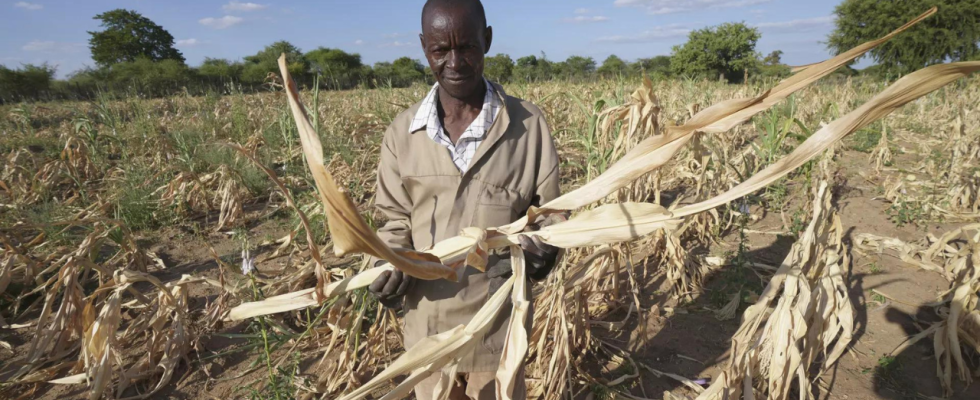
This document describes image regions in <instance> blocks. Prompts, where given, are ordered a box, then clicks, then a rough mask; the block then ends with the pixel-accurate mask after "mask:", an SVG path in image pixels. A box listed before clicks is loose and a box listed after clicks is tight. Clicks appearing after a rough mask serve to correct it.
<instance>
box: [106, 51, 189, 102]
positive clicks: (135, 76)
mask: <svg viewBox="0 0 980 400" xmlns="http://www.w3.org/2000/svg"><path fill="white" fill-rule="evenodd" d="M109 80H110V82H112V83H113V84H114V85H115V87H116V88H117V89H119V90H125V91H126V92H127V93H134V92H135V93H136V94H138V95H141V96H166V95H170V94H173V93H175V92H177V91H178V90H180V88H181V87H183V86H185V85H187V84H188V83H189V82H190V81H191V71H190V69H189V68H187V66H186V65H184V63H183V62H181V61H178V60H161V61H151V60H149V59H147V58H137V59H136V60H135V61H127V62H120V63H116V64H113V66H112V67H110V68H109Z"/></svg>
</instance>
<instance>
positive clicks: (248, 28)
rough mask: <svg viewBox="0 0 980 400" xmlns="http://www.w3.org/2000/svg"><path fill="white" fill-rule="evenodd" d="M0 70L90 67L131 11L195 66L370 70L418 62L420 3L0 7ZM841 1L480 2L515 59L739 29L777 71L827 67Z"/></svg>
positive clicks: (499, 49)
mask: <svg viewBox="0 0 980 400" xmlns="http://www.w3.org/2000/svg"><path fill="white" fill-rule="evenodd" d="M0 2H2V3H0V64H3V65H6V66H8V67H16V66H19V65H20V64H22V63H41V62H48V63H50V64H51V65H55V66H57V68H58V76H59V77H65V76H66V75H67V74H69V73H70V72H72V71H74V70H77V69H79V68H82V67H84V66H91V65H93V62H92V60H91V58H90V55H89V50H88V38H89V35H88V33H87V31H92V30H98V29H99V27H98V22H97V21H96V20H93V19H92V17H93V16H94V15H96V14H98V13H101V12H103V11H107V10H111V9H114V8H127V9H131V10H135V11H137V12H139V13H141V14H143V15H144V16H146V17H148V18H150V19H151V20H153V21H154V22H156V23H157V24H160V25H162V26H163V27H164V28H165V29H167V30H168V31H169V32H170V33H171V34H172V35H173V36H174V38H175V39H176V40H177V48H178V49H179V50H180V51H181V52H182V53H183V54H184V57H185V58H186V59H187V62H188V64H190V65H199V64H200V63H201V61H202V60H203V59H204V57H205V56H209V57H216V58H228V59H232V60H237V59H241V58H242V57H243V56H246V55H250V54H254V53H256V52H257V51H258V50H260V49H261V48H262V47H263V46H265V45H267V44H269V43H272V42H274V41H276V40H287V41H290V42H292V43H293V44H294V45H296V46H298V47H299V48H300V49H302V50H303V51H309V50H313V49H315V48H317V47H319V46H324V47H334V48H341V49H344V50H346V51H349V52H355V53H359V54H361V56H362V58H363V60H364V61H365V62H367V63H370V64H373V63H374V62H377V61H385V60H393V59H395V58H397V57H401V56H410V57H413V58H417V59H422V58H423V56H422V51H421V49H420V46H419V44H418V43H419V42H418V38H417V36H418V32H419V31H420V28H419V23H420V22H419V19H420V18H419V17H420V12H421V9H422V4H424V3H425V1H424V0H329V1H299V0H289V1H278V0H248V1H232V0H221V1H209V0H197V1H189V0H168V1H161V0H120V1H111V0H24V1H20V0H13V1H11V0H0ZM837 3H838V0H814V1H800V0H591V1H586V0H541V1H531V0H484V5H485V8H486V10H487V19H488V21H489V23H490V24H491V25H493V27H494V33H495V37H494V44H493V48H491V51H490V53H491V54H496V53H507V54H510V56H511V57H512V58H514V59H517V58H518V57H520V56H524V55H528V54H535V55H538V54H540V53H541V52H545V53H546V54H547V56H548V58H549V59H551V60H564V59H565V58H567V57H568V56H570V55H582V56H591V57H594V58H595V59H596V61H597V62H599V63H601V62H602V60H603V59H605V58H606V57H607V56H609V55H610V54H616V55H618V56H620V57H622V58H624V59H626V60H630V61H631V60H635V59H637V58H643V57H652V56H655V55H662V54H670V49H671V46H673V45H676V44H681V43H683V42H684V41H685V40H686V36H687V33H688V32H689V31H690V30H692V29H700V28H703V27H706V26H712V25H717V24H720V23H723V22H733V21H744V22H745V23H747V24H749V25H753V26H756V27H758V28H759V29H760V30H761V31H762V39H761V40H760V41H759V44H758V46H757V50H758V51H760V52H761V53H763V54H766V53H768V52H770V51H772V50H776V49H778V50H782V51H783V52H785V54H784V56H783V60H784V62H786V63H788V64H791V65H798V64H807V63H811V62H815V61H820V60H822V59H824V58H826V57H827V55H828V52H827V50H826V48H825V46H824V45H823V44H822V42H823V41H825V40H826V37H827V34H828V33H829V32H830V31H831V30H832V28H833V18H832V12H833V9H834V6H835V5H836V4H837Z"/></svg>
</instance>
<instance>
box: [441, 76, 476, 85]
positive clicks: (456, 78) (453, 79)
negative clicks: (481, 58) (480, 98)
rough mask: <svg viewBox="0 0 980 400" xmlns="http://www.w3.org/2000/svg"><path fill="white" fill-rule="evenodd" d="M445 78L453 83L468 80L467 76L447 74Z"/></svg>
mask: <svg viewBox="0 0 980 400" xmlns="http://www.w3.org/2000/svg"><path fill="white" fill-rule="evenodd" d="M445 79H446V80H447V81H450V82H453V83H462V82H466V81H468V80H470V77H469V76H447V77H445Z"/></svg>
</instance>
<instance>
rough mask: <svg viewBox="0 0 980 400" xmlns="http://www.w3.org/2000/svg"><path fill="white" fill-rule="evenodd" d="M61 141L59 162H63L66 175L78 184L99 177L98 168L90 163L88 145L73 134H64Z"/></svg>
mask: <svg viewBox="0 0 980 400" xmlns="http://www.w3.org/2000/svg"><path fill="white" fill-rule="evenodd" d="M61 140H62V141H64V142H65V147H64V149H62V150H61V160H62V161H64V162H65V164H66V166H67V168H68V173H69V174H70V175H71V177H72V178H74V179H75V181H76V182H78V183H79V184H81V183H83V182H88V181H91V180H94V179H98V178H99V177H101V175H102V174H101V172H100V171H99V168H98V167H96V165H95V163H93V162H92V158H91V151H90V150H89V146H88V143H86V142H85V141H84V140H82V139H80V138H79V137H78V136H76V135H73V134H64V135H62V137H61Z"/></svg>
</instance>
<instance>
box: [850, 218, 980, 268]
mask: <svg viewBox="0 0 980 400" xmlns="http://www.w3.org/2000/svg"><path fill="white" fill-rule="evenodd" d="M974 230H980V224H976V223H975V224H967V225H963V226H961V227H959V228H956V229H953V230H951V231H949V232H946V233H944V234H943V235H942V236H940V237H936V236H935V235H933V234H931V233H930V234H927V235H926V237H925V239H924V240H922V241H919V242H914V243H909V242H904V241H902V240H899V239H897V238H890V237H884V236H878V235H875V234H871V233H860V234H857V235H855V236H854V248H855V249H856V250H858V251H861V252H863V253H871V252H875V253H877V254H883V253H884V252H885V250H889V251H891V252H893V254H892V255H894V256H896V257H898V258H899V259H900V260H902V261H903V262H905V263H908V264H911V265H914V266H917V267H919V268H922V269H924V270H928V271H933V272H937V273H939V274H940V275H942V276H943V277H944V278H946V280H948V281H950V282H952V281H953V280H955V279H956V274H955V272H954V270H955V265H954V264H955V263H954V262H955V261H956V260H958V259H959V258H960V257H961V256H962V253H963V252H964V250H963V249H961V248H957V247H955V246H954V245H953V244H952V242H954V241H957V240H962V239H963V237H964V236H966V233H967V232H970V231H974Z"/></svg>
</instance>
